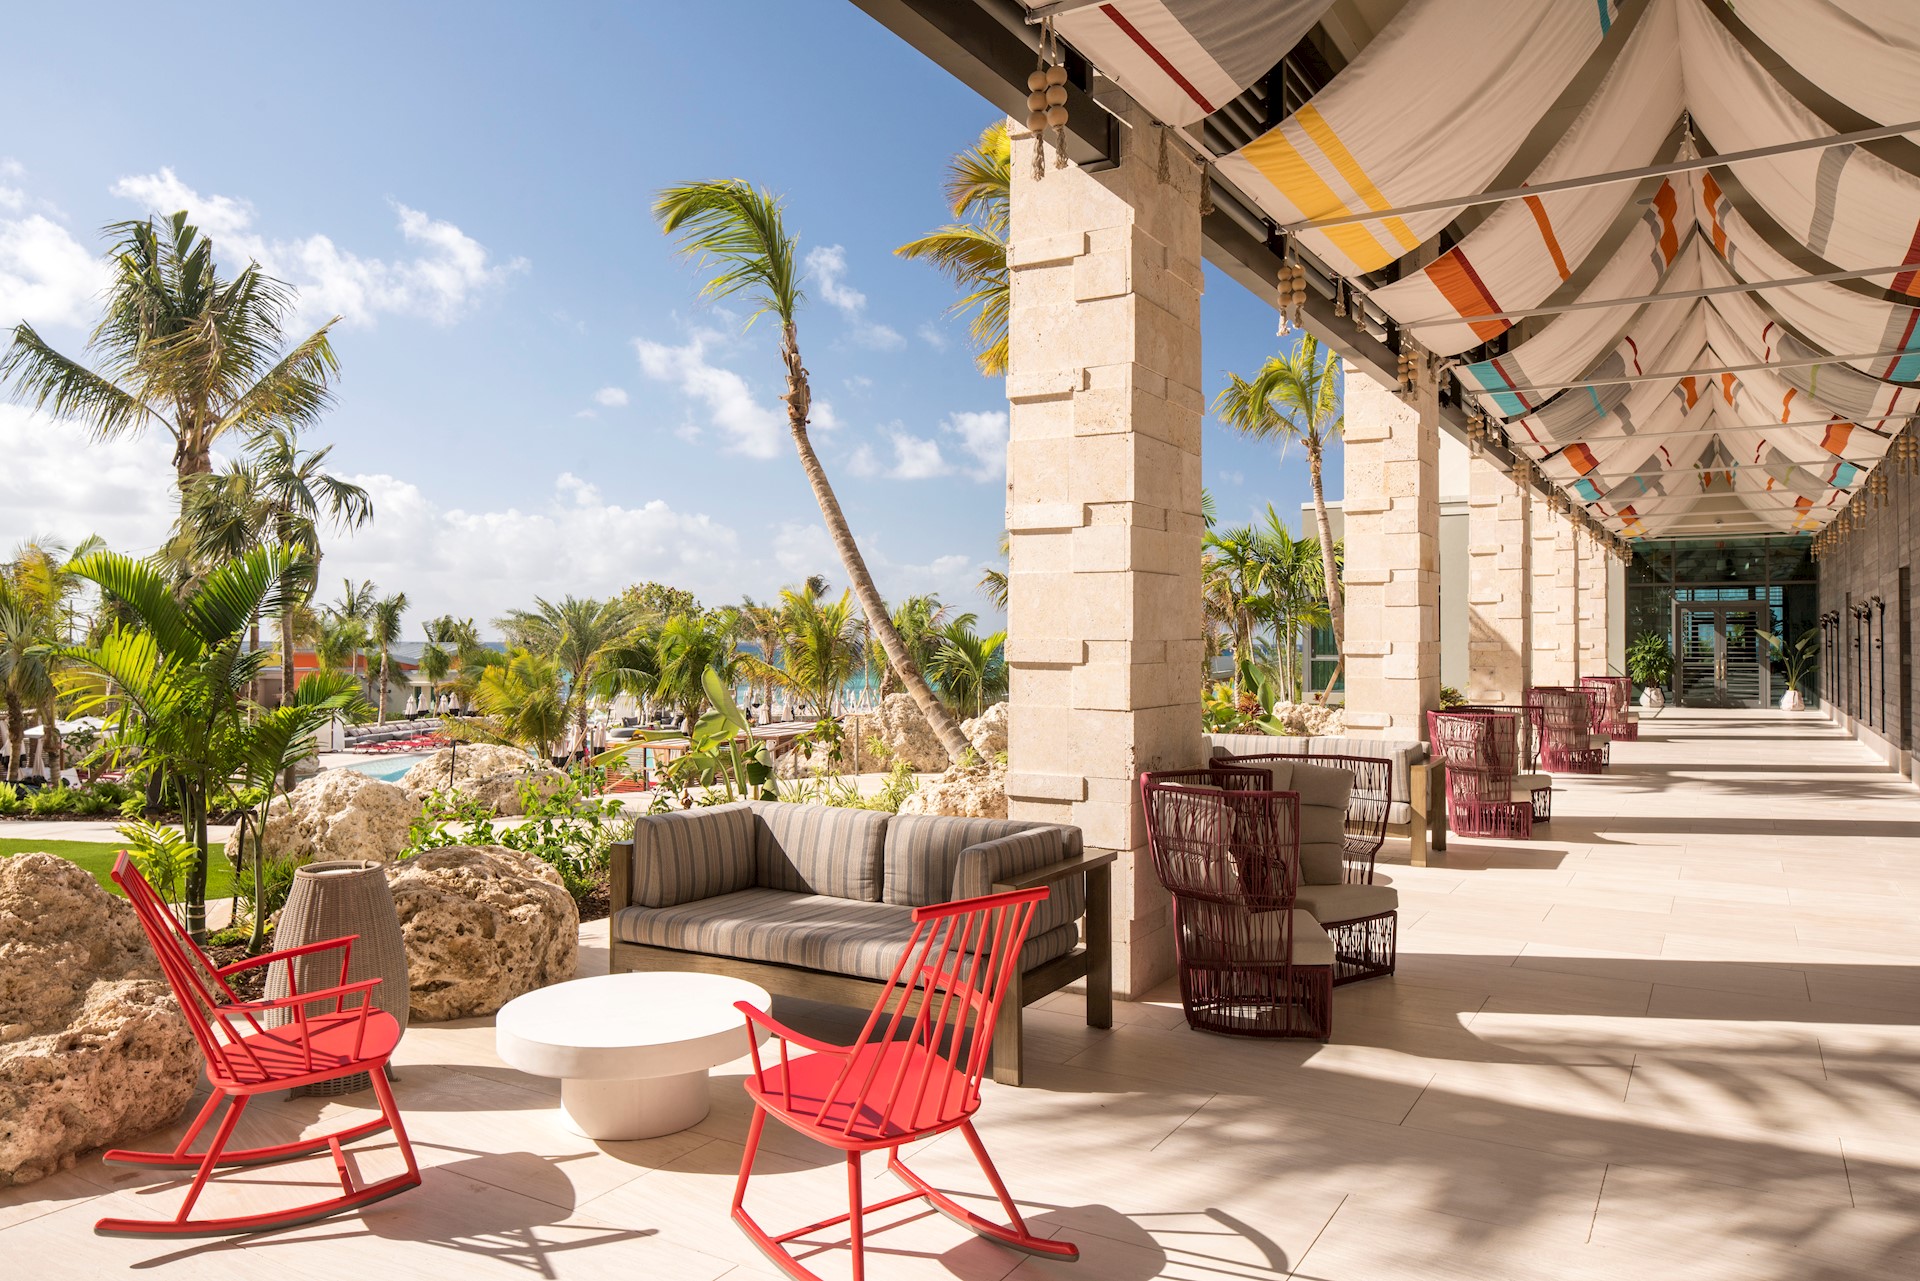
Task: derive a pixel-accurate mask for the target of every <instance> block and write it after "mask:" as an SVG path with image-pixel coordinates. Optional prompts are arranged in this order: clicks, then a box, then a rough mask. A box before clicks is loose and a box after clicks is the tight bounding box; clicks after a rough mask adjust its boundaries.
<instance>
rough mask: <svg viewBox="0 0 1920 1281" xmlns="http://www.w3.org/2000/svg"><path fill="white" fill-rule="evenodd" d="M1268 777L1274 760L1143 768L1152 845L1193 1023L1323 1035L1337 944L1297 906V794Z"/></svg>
mask: <svg viewBox="0 0 1920 1281" xmlns="http://www.w3.org/2000/svg"><path fill="white" fill-rule="evenodd" d="M1270 785H1271V780H1270V776H1269V775H1268V773H1267V771H1265V770H1263V769H1244V768H1236V767H1232V766H1213V767H1211V768H1208V769H1197V770H1168V771H1162V772H1158V773H1151V774H1142V775H1141V776H1140V799H1141V804H1142V806H1143V807H1144V809H1145V812H1146V819H1147V847H1148V849H1149V851H1150V852H1151V854H1152V856H1153V870H1154V873H1155V875H1157V876H1158V877H1159V878H1160V884H1161V885H1162V886H1164V887H1165V888H1166V890H1167V891H1168V893H1170V894H1171V895H1172V896H1173V926H1174V930H1173V938H1174V953H1175V959H1176V961H1177V963H1178V967H1179V973H1180V1003H1181V1005H1182V1007H1183V1008H1184V1009H1185V1010H1186V1014H1187V1024H1188V1026H1190V1027H1193V1028H1196V1029H1198V1030H1200V1031H1204V1032H1223V1033H1227V1034H1230V1035H1235V1036H1264V1037H1310V1038H1313V1039H1315V1040H1321V1041H1324V1040H1326V1039H1327V1038H1328V1037H1329V1036H1331V1035H1332V1032H1333V970H1334V947H1333V943H1332V941H1331V940H1330V939H1328V937H1327V935H1326V931H1324V930H1323V929H1321V928H1320V926H1319V924H1318V923H1316V922H1315V921H1314V919H1313V917H1312V916H1311V915H1309V914H1308V913H1306V912H1299V911H1295V910H1294V908H1293V900H1294V896H1295V894H1296V892H1297V891H1298V888H1299V881H1300V798H1299V796H1298V795H1297V794H1295V793H1293V792H1275V791H1268V790H1266V789H1267V788H1268V787H1269V786H1270Z"/></svg>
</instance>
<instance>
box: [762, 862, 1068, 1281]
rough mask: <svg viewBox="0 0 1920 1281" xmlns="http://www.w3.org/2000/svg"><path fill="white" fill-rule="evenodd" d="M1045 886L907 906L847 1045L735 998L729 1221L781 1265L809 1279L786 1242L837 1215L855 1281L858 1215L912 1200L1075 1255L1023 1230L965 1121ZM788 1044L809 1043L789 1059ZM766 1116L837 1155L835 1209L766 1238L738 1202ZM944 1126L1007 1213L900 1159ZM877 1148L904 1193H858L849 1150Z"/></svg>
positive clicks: (976, 1102) (1009, 1237)
mask: <svg viewBox="0 0 1920 1281" xmlns="http://www.w3.org/2000/svg"><path fill="white" fill-rule="evenodd" d="M1047 893H1048V890H1047V887H1045V886H1040V887H1038V888H1036V889H1030V890H1015V891H1012V892H1010V893H1006V894H990V895H987V896H986V897H984V898H974V899H963V900H961V901H960V902H957V903H941V904H936V905H934V906H931V907H917V908H915V909H914V910H913V935H912V937H911V938H910V939H909V940H908V942H907V946H906V949H905V950H904V951H903V952H902V953H901V954H900V960H899V962H898V963H897V964H895V966H894V967H893V976H892V977H891V978H889V979H888V980H887V985H886V988H885V990H884V991H882V993H881V995H880V1000H879V1002H878V1003H877V1004H876V1005H875V1006H874V1007H873V1013H872V1014H871V1015H869V1016H868V1018H867V1023H866V1026H865V1027H863V1028H861V1029H860V1035H859V1036H858V1037H856V1038H855V1039H854V1042H853V1044H851V1045H829V1044H827V1043H826V1042H824V1041H817V1040H814V1039H813V1038H812V1037H808V1036H802V1035H801V1034H800V1033H798V1032H795V1031H793V1030H792V1029H791V1028H788V1027H785V1026H783V1025H782V1024H780V1023H779V1022H777V1021H776V1020H775V1019H773V1018H772V1017H771V1016H770V1015H768V1014H766V1013H765V1012H763V1011H761V1010H759V1009H757V1008H756V1007H754V1006H752V1005H750V1004H748V1003H746V1002H744V1001H742V1002H740V1003H739V1005H738V1006H737V1007H736V1008H738V1009H739V1011H740V1012H741V1013H742V1014H744V1015H746V1017H747V1040H748V1043H749V1045H751V1047H752V1051H753V1074H752V1075H751V1076H749V1077H748V1078H747V1083H746V1084H747V1093H748V1095H750V1096H751V1097H752V1099H753V1104H754V1108H753V1121H752V1123H751V1124H750V1125H749V1126H748V1128H747V1150H746V1154H745V1156H744V1157H742V1158H741V1162H740V1181H739V1182H738V1183H737V1184H736V1185H735V1187H734V1193H733V1220H734V1222H735V1223H738V1224H739V1225H740V1227H741V1230H742V1231H744V1232H745V1233H746V1234H747V1236H748V1237H749V1238H750V1239H751V1240H752V1241H753V1243H754V1244H755V1245H757V1246H759V1247H760V1250H761V1252H762V1253H764V1254H765V1255H766V1256H767V1258H768V1259H770V1260H772V1261H773V1263H774V1264H775V1265H777V1266H778V1267H779V1268H780V1270H781V1271H782V1272H784V1273H786V1275H788V1276H789V1277H793V1278H796V1281H819V1278H818V1277H817V1276H816V1275H815V1274H814V1273H812V1272H809V1271H808V1270H807V1269H806V1268H804V1267H802V1266H801V1265H800V1263H799V1261H798V1260H796V1259H795V1258H794V1257H793V1255H792V1253H791V1252H790V1251H789V1250H788V1249H787V1243H788V1242H790V1241H794V1240H796V1239H798V1238H800V1237H804V1236H809V1235H811V1234H813V1233H815V1232H819V1231H821V1230H822V1229H824V1228H831V1227H837V1226H838V1225H840V1224H842V1223H847V1224H850V1226H851V1229H852V1237H853V1277H854V1281H864V1278H865V1276H866V1239H865V1236H866V1229H865V1216H866V1214H867V1213H868V1212H870V1211H874V1210H884V1209H888V1208H889V1207H892V1206H896V1205H900V1204H903V1203H904V1202H907V1201H913V1200H918V1199H922V1198H924V1199H925V1200H926V1201H927V1202H928V1203H929V1204H931V1205H932V1206H933V1208H934V1209H936V1210H938V1211H940V1212H941V1213H942V1214H944V1215H946V1216H947V1217H948V1218H950V1219H952V1220H954V1221H955V1222H956V1223H959V1224H960V1225H961V1226H962V1227H964V1228H968V1229H970V1230H971V1231H973V1232H976V1233H978V1234H979V1235H981V1236H983V1237H985V1238H987V1239H988V1240H989V1241H998V1242H999V1243H1000V1244H1002V1245H1005V1246H1011V1247H1012V1248H1013V1249H1016V1250H1024V1251H1026V1252H1027V1253H1029V1254H1037V1255H1043V1256H1045V1257H1047V1258H1053V1259H1061V1260H1067V1261H1071V1260H1075V1259H1078V1258H1079V1257H1080V1251H1079V1248H1078V1247H1077V1246H1075V1245H1074V1244H1073V1243H1072V1242H1069V1241H1058V1240H1049V1239H1047V1238H1045V1237H1039V1236H1035V1235H1034V1234H1033V1232H1032V1230H1031V1229H1029V1228H1028V1227H1027V1224H1026V1220H1025V1219H1023V1218H1021V1217H1020V1211H1019V1209H1018V1207H1016V1206H1015V1205H1014V1203H1013V1198H1012V1197H1011V1196H1009V1195H1008V1194H1007V1187H1006V1184H1005V1183H1003V1182H1001V1180H1000V1173H999V1171H997V1170H995V1169H994V1168H993V1161H992V1159H991V1158H989V1157H988V1156H987V1150H986V1148H985V1147H984V1146H983V1145H982V1144H981V1142H980V1135H979V1134H978V1133H977V1132H976V1131H975V1130H974V1128H973V1114H974V1113H975V1112H977V1111H978V1110H979V1108H980V1082H981V1079H982V1077H983V1076H984V1075H985V1074H986V1071H987V1069H988V1067H989V1066H990V1065H991V1063H992V1041H993V1029H994V1023H995V1020H996V1018H997V1017H998V1015H999V1011H1000V1005H1001V1002H1002V1001H1004V1000H1005V999H1006V995H1007V988H1008V987H1009V985H1010V984H1011V983H1012V982H1013V979H1014V978H1015V976H1017V975H1018V974H1019V972H1020V949H1021V948H1022V947H1023V946H1024V945H1025V943H1026V938H1027V927H1028V925H1030V924H1031V923H1032V921H1033V913H1034V909H1035V907H1036V906H1038V904H1039V903H1040V902H1041V901H1042V900H1043V899H1045V898H1046V897H1047ZM755 1026H758V1027H761V1028H764V1029H766V1030H767V1031H768V1032H769V1033H771V1034H772V1035H773V1037H774V1038H775V1039H776V1041H777V1043H778V1045H779V1053H780V1061H779V1063H778V1064H777V1065H775V1066H772V1067H769V1066H767V1065H766V1064H765V1063H763V1062H762V1061H761V1057H760V1044H759V1038H758V1037H757V1036H755V1035H754V1028H755ZM790 1046H798V1047H799V1048H801V1049H803V1050H809V1051H811V1053H809V1054H807V1055H806V1056H805V1057H802V1058H793V1057H790V1056H789V1054H788V1048H789V1047H790ZM769 1116H771V1117H773V1118H774V1119H775V1120H777V1121H779V1122H780V1123H781V1124H782V1125H785V1126H786V1127H788V1128H789V1129H791V1130H794V1131H797V1132H798V1133H801V1134H804V1135H806V1136H807V1137H808V1138H810V1139H816V1140H818V1141H819V1142H821V1143H824V1144H826V1145H827V1146H828V1147H833V1148H838V1149H840V1150H841V1151H843V1152H845V1153H846V1154H847V1206H848V1210H847V1213H845V1214H841V1215H836V1216H834V1217H833V1218H831V1219H822V1220H821V1221H820V1222H818V1223H810V1224H808V1225H807V1226H806V1227H804V1228H795V1229H794V1230H792V1231H791V1232H783V1233H781V1234H780V1235H778V1236H774V1235H771V1234H770V1233H768V1232H767V1230H766V1229H765V1228H763V1227H761V1226H760V1224H759V1223H757V1222H755V1221H754V1219H753V1216H752V1215H750V1214H748V1213H747V1209H746V1197H747V1183H748V1181H749V1179H750V1178H751V1176H752V1174H753V1158H754V1154H755V1153H756V1152H757V1151H758V1150H759V1147H760V1134H761V1131H762V1130H763V1129H764V1128H765V1127H766V1123H767V1118H768V1117H769ZM948 1130H959V1131H960V1133H961V1134H962V1135H963V1136H964V1137H965V1138H966V1140H967V1146H968V1147H969V1148H971V1149H972V1150H973V1155H974V1159H975V1160H977V1161H979V1163H980V1168H981V1170H982V1171H983V1172H984V1173H985V1174H986V1176H987V1182H988V1183H989V1184H991V1185H992V1187H993V1192H994V1195H995V1196H996V1197H998V1198H999V1199H1000V1207H1001V1209H1003V1210H1005V1211H1006V1214H1007V1218H1008V1219H1009V1220H1011V1222H1010V1223H1004V1224H1003V1223H995V1222H994V1221H992V1220H991V1219H984V1218H981V1217H980V1216H979V1215H977V1214H975V1213H973V1211H971V1210H969V1209H967V1208H966V1207H965V1206H963V1205H961V1204H960V1203H959V1202H957V1201H955V1200H953V1199H952V1198H951V1197H949V1196H947V1195H946V1194H945V1193H944V1192H940V1191H938V1190H937V1189H935V1188H934V1187H933V1186H932V1185H930V1184H928V1183H927V1182H926V1181H925V1180H924V1179H922V1178H921V1177H920V1176H919V1175H917V1174H915V1173H914V1172H913V1171H912V1170H909V1169H908V1168H907V1167H906V1165H905V1163H903V1162H902V1161H901V1160H900V1148H901V1146H902V1145H903V1144H907V1143H912V1142H914V1141H916V1140H919V1139H924V1138H927V1137H928V1136H930V1135H935V1134H941V1133H944V1132H946V1131H948ZM880 1150H884V1151H885V1152H886V1154H887V1169H888V1170H889V1171H891V1172H892V1173H893V1174H894V1175H896V1176H897V1177H898V1178H899V1179H900V1180H901V1181H902V1182H904V1183H905V1184H906V1185H907V1187H908V1188H909V1189H911V1190H910V1191H908V1192H905V1193H902V1194H901V1195H899V1196H896V1197H892V1198H890V1199H888V1200H885V1201H878V1202H875V1203H873V1204H871V1205H866V1204H862V1202H861V1194H860V1156H861V1154H862V1153H864V1152H874V1151H880Z"/></svg>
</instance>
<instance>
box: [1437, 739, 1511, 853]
mask: <svg viewBox="0 0 1920 1281" xmlns="http://www.w3.org/2000/svg"><path fill="white" fill-rule="evenodd" d="M1515 720H1516V718H1515V717H1514V716H1513V714H1512V713H1509V712H1468V711H1461V710H1460V709H1458V708H1455V709H1453V710H1451V711H1445V712H1428V713H1427V738H1428V741H1429V742H1430V743H1431V744H1432V751H1433V758H1434V760H1435V761H1436V762H1438V763H1439V764H1440V765H1442V766H1444V767H1445V768H1446V771H1447V826H1449V827H1450V828H1452V829H1453V830H1454V831H1456V832H1458V833H1459V834H1460V835H1462V836H1492V837H1501V838H1506V839H1510V840H1516V841H1524V840H1529V839H1531V838H1532V836H1533V797H1532V796H1531V794H1530V792H1531V788H1530V787H1529V788H1523V787H1521V786H1519V784H1518V780H1519V778H1520V775H1519V774H1518V772H1517V766H1518V759H1519V751H1518V744H1519V727H1518V726H1517V725H1516V724H1515Z"/></svg>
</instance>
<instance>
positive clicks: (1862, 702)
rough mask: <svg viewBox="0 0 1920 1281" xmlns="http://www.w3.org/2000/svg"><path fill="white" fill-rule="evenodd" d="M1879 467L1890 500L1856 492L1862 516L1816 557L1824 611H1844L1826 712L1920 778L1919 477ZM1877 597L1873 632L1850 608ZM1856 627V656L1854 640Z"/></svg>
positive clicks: (1884, 465)
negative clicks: (1879, 602) (1838, 664)
mask: <svg viewBox="0 0 1920 1281" xmlns="http://www.w3.org/2000/svg"><path fill="white" fill-rule="evenodd" d="M1880 467H1881V469H1882V470H1883V471H1884V473H1885V475H1886V477H1887V499H1888V501H1887V503H1886V504H1885V505H1884V506H1882V507H1879V508H1877V509H1876V508H1875V507H1874V506H1873V500H1872V498H1871V497H1869V496H1868V495H1866V494H1864V493H1862V494H1861V495H1860V496H1859V497H1856V498H1855V499H1854V500H1853V505H1854V508H1855V509H1856V512H1857V513H1859V514H1861V515H1862V516H1863V517H1864V519H1862V520H1861V521H1860V523H1859V524H1857V525H1856V526H1855V527H1854V528H1853V530H1852V531H1851V532H1849V533H1847V534H1846V535H1843V536H1842V537H1841V538H1840V539H1839V540H1837V543H1836V545H1835V546H1834V548H1833V549H1832V550H1831V551H1829V552H1827V553H1826V554H1825V555H1823V556H1822V557H1821V558H1820V560H1819V562H1818V569H1819V577H1820V612H1821V613H1823V614H1824V613H1826V612H1827V611H1828V610H1838V611H1840V616H1841V627H1840V642H1841V645H1840V649H1841V661H1842V666H1841V668H1840V669H1839V670H1838V671H1833V670H1832V669H1829V675H1828V678H1827V685H1828V689H1827V691H1826V697H1825V700H1824V702H1825V705H1826V711H1827V714H1828V715H1830V716H1831V717H1833V719H1834V720H1835V721H1836V722H1837V723H1838V724H1840V725H1841V726H1843V727H1844V728H1846V729H1847V730H1848V731H1849V732H1850V733H1852V734H1853V735H1855V736H1856V737H1857V738H1859V739H1860V741H1862V742H1863V743H1866V744H1867V745H1868V746H1870V747H1872V748H1873V749H1874V751H1876V752H1877V753H1879V755H1880V757H1881V759H1882V760H1884V761H1886V762H1887V763H1888V764H1889V765H1891V766H1893V767H1894V768H1896V769H1898V770H1899V771H1900V772H1901V773H1902V774H1904V775H1906V776H1907V777H1908V778H1914V779H1920V742H1916V738H1920V725H1916V724H1915V722H1916V721H1917V720H1920V656H1917V655H1916V653H1915V650H1916V646H1920V599H1916V597H1920V582H1916V581H1915V580H1916V579H1917V578H1920V477H1915V476H1902V475H1900V474H1899V468H1898V466H1897V465H1896V464H1894V463H1892V462H1891V461H1888V462H1883V463H1881V464H1880ZM1876 596H1877V597H1879V598H1880V599H1881V600H1882V601H1884V602H1885V609H1884V610H1882V609H1880V608H1879V607H1877V606H1876V607H1875V609H1874V618H1873V626H1872V627H1871V629H1867V628H1863V627H1859V628H1857V625H1856V624H1855V623H1854V621H1853V620H1852V619H1851V618H1850V617H1848V615H1847V610H1848V608H1849V607H1850V606H1854V605H1861V604H1867V603H1870V602H1871V601H1872V599H1873V598H1874V597H1876ZM1903 600H1904V607H1903ZM1856 628H1857V630H1858V631H1859V634H1860V637H1861V648H1860V651H1859V653H1858V656H1857V657H1856V654H1855V651H1854V650H1853V648H1852V645H1851V637H1852V636H1853V635H1854V634H1855V631H1856ZM1883 670H1884V672H1885V677H1884V680H1883V679H1882V671H1883ZM1869 675H1870V676H1871V683H1872V696H1871V697H1868V694H1867V686H1868V681H1867V679H1866V678H1867V677H1868V676H1869Z"/></svg>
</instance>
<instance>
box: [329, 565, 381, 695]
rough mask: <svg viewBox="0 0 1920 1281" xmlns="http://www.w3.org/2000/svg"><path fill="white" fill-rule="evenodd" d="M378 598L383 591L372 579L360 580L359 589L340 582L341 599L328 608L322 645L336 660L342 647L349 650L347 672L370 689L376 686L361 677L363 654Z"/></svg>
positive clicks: (347, 651)
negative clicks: (331, 652)
mask: <svg viewBox="0 0 1920 1281" xmlns="http://www.w3.org/2000/svg"><path fill="white" fill-rule="evenodd" d="M379 598H380V589H379V588H377V587H375V586H374V585H373V580H372V579H371V578H363V579H361V580H360V582H359V584H358V585H357V586H356V585H355V584H354V581H353V580H352V579H351V578H343V579H341V580H340V599H339V600H337V601H335V602H334V603H333V604H331V605H329V606H327V607H326V613H327V623H326V630H325V633H324V635H323V636H322V638H321V643H322V644H323V645H327V646H328V647H330V648H331V649H332V650H333V651H334V654H335V657H336V660H337V659H338V658H339V657H340V647H341V646H342V645H344V646H346V654H345V655H344V657H345V658H346V668H347V670H348V671H349V672H352V673H353V674H354V676H355V678H356V679H362V680H364V682H365V684H366V686H367V688H369V689H371V688H372V686H373V682H372V681H371V680H369V679H366V678H364V677H361V673H360V667H361V664H360V654H361V651H362V650H364V649H366V647H367V640H368V633H369V631H370V625H371V623H372V622H373V607H374V603H375V602H376V601H377V600H379ZM315 657H316V658H317V657H318V655H316V656H315ZM321 666H322V667H325V666H326V664H325V663H322V664H321Z"/></svg>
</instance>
